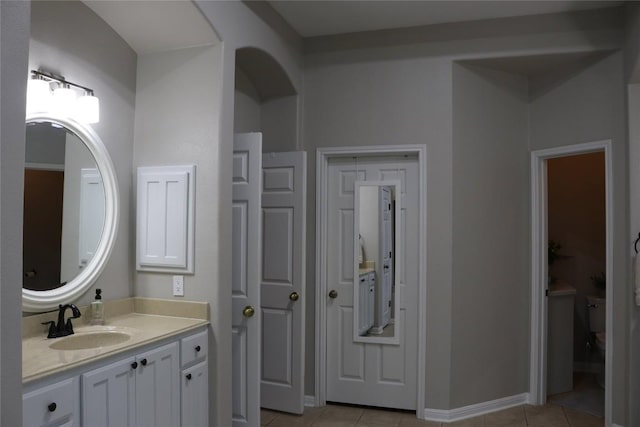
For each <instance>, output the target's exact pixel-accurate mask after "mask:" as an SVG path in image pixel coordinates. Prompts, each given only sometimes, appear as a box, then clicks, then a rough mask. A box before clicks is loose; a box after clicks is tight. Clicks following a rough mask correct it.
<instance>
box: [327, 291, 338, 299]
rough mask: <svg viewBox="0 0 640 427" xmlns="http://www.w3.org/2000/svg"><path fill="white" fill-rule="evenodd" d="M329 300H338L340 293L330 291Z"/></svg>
mask: <svg viewBox="0 0 640 427" xmlns="http://www.w3.org/2000/svg"><path fill="white" fill-rule="evenodd" d="M329 298H331V299H336V298H338V291H336V290H335V289H331V290H330V291H329Z"/></svg>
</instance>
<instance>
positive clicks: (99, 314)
mask: <svg viewBox="0 0 640 427" xmlns="http://www.w3.org/2000/svg"><path fill="white" fill-rule="evenodd" d="M101 294H102V289H96V299H95V301H93V302H92V303H91V324H92V325H104V306H103V305H102V295H101Z"/></svg>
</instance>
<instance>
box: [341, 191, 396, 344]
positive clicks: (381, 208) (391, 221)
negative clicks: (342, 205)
mask: <svg viewBox="0 0 640 427" xmlns="http://www.w3.org/2000/svg"><path fill="white" fill-rule="evenodd" d="M354 191H355V199H354V236H353V237H354V240H353V247H354V267H353V269H354V272H358V274H354V275H353V277H354V279H353V340H354V341H355V342H368V343H378V344H396V345H397V344H400V335H401V333H402V332H401V327H402V325H401V324H400V316H399V315H398V313H400V298H399V296H398V289H399V287H398V286H397V284H398V283H400V277H401V276H400V264H401V263H399V262H397V257H396V249H397V248H400V244H401V242H400V240H399V236H400V233H399V230H400V203H399V202H398V203H396V195H397V194H400V181H356V182H355V183H354Z"/></svg>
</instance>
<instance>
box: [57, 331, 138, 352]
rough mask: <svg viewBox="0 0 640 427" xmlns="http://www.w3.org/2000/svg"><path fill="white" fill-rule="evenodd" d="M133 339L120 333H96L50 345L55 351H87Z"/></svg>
mask: <svg viewBox="0 0 640 427" xmlns="http://www.w3.org/2000/svg"><path fill="white" fill-rule="evenodd" d="M129 339H131V335H130V334H128V333H126V332H120V331H94V332H84V333H82V332H81V333H76V334H75V335H70V336H68V337H64V338H60V339H56V340H55V341H54V342H52V343H51V345H49V348H51V349H53V350H86V349H90V348H99V347H109V346H112V345H116V344H120V343H123V342H125V341H128V340H129Z"/></svg>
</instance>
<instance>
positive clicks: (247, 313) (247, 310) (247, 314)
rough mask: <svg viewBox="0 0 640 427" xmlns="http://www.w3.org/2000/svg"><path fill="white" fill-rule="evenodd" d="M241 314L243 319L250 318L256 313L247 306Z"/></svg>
mask: <svg viewBox="0 0 640 427" xmlns="http://www.w3.org/2000/svg"><path fill="white" fill-rule="evenodd" d="M242 314H243V315H244V317H252V316H253V315H254V314H256V311H255V310H254V308H253V307H251V306H250V305H248V306H246V307H245V308H244V310H242Z"/></svg>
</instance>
